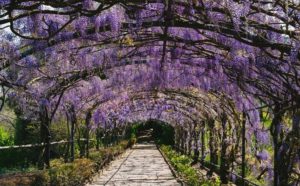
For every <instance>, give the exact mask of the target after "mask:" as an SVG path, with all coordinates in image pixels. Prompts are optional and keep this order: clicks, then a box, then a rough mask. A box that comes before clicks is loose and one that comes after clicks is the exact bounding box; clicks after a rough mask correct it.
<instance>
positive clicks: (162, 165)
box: [87, 144, 181, 186]
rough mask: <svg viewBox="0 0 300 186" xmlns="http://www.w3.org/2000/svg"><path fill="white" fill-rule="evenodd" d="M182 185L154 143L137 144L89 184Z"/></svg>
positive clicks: (93, 185)
mask: <svg viewBox="0 0 300 186" xmlns="http://www.w3.org/2000/svg"><path fill="white" fill-rule="evenodd" d="M97 185H116V186H118V185H122V186H124V185H130V186H150V185H151V186H152V185H153V186H154V185H164V186H171V185H172V186H173V185H181V184H180V183H178V182H177V181H176V179H175V178H174V176H173V175H172V172H171V170H170V169H169V166H168V165H167V163H166V162H165V160H164V158H163V157H162V155H161V154H160V152H159V151H158V150H157V148H156V146H155V145H154V144H137V145H135V146H134V147H133V148H132V149H130V150H127V151H126V152H125V153H124V154H123V155H122V156H121V157H120V158H118V159H117V160H114V161H113V162H112V163H111V165H110V166H108V167H107V168H106V169H105V170H103V172H102V173H99V174H98V175H97V176H96V177H94V179H93V181H92V183H90V184H88V185H87V186H97Z"/></svg>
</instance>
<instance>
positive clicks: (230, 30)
mask: <svg viewBox="0 0 300 186" xmlns="http://www.w3.org/2000/svg"><path fill="white" fill-rule="evenodd" d="M8 2H9V1H4V4H2V3H1V6H3V8H4V12H5V11H7V10H8V9H7V8H8V7H10V8H13V7H11V6H10V4H9V3H8ZM156 2H157V1H155V3H156ZM174 2H175V3H178V2H177V1H174ZM245 2H246V3H245V4H243V3H240V1H232V4H234V5H237V7H242V8H244V7H246V8H247V7H248V8H249V9H250V10H252V11H253V10H254V11H256V13H255V14H259V15H265V16H264V17H263V18H266V17H268V16H271V17H273V18H274V19H275V20H276V21H278V20H279V21H280V22H281V21H282V22H285V23H286V24H287V25H291V26H292V27H294V26H297V25H299V21H297V20H298V16H293V17H289V13H288V12H289V11H286V10H287V9H289V10H292V11H294V10H295V11H294V12H296V13H297V10H298V7H297V2H295V1H291V2H289V1H276V3H272V2H271V1H270V2H263V3H262V4H260V1H245ZM41 3H42V4H47V3H49V2H41ZM116 3H118V2H116ZM151 3H153V2H152V1H151ZM160 3H162V4H163V3H164V1H160ZM247 3H248V4H247ZM249 3H250V4H249ZM285 3H287V4H285ZM50 4H51V3H50ZM265 4H267V5H270V6H271V7H277V8H278V9H277V11H278V12H281V14H282V15H285V16H286V17H282V16H279V15H278V14H276V13H277V12H276V13H274V12H269V11H268V10H265V11H262V10H263V9H262V8H261V7H264V5H265ZM176 5H177V4H176ZM229 5H231V3H229ZM241 5H242V6H241ZM249 5H250V7H249ZM259 5H261V6H259ZM24 6H26V3H24ZM29 6H31V5H29ZM181 6H183V7H186V8H190V7H193V9H188V10H190V11H191V12H193V14H192V15H189V14H187V15H184V14H183V15H181V16H182V18H183V19H179V20H175V21H174V22H173V23H172V24H170V25H169V24H166V22H164V21H160V22H156V21H151V22H150V23H147V22H141V26H142V28H150V27H157V26H162V27H164V28H165V30H167V31H168V30H169V31H170V33H171V32H172V30H171V29H170V27H176V28H180V27H182V28H194V29H201V30H206V31H213V32H221V33H223V34H224V35H226V36H227V37H234V38H235V39H236V40H238V41H240V42H244V43H247V44H249V45H253V46H256V47H258V48H259V47H262V48H263V51H264V49H265V47H267V48H269V49H271V50H273V49H275V51H281V52H274V53H271V56H272V54H275V55H280V54H279V53H281V54H284V55H281V56H282V57H284V59H288V58H289V54H290V53H291V52H292V51H291V50H292V49H293V48H295V49H296V52H294V53H296V56H294V57H296V60H297V57H298V59H299V52H298V51H297V50H298V49H299V48H298V49H297V47H296V46H294V44H293V43H291V45H289V44H286V43H282V42H281V41H280V39H279V40H278V42H277V41H276V40H275V41H273V40H272V38H273V37H272V35H270V36H265V31H270V28H271V30H272V31H274V32H275V33H277V34H279V35H282V36H284V37H286V36H285V35H287V36H288V37H289V39H290V40H291V42H293V39H295V38H297V33H296V31H295V30H290V31H291V32H290V31H289V26H286V27H287V28H286V30H284V29H283V30H281V29H280V27H277V26H274V25H271V26H270V25H268V24H266V25H268V27H266V26H265V24H262V23H268V22H267V21H266V19H262V21H261V20H253V19H251V16H250V17H247V18H250V20H251V21H250V22H248V21H247V19H244V18H243V19H239V18H242V17H239V16H240V15H232V14H229V17H225V18H224V20H223V19H221V20H218V21H221V23H223V24H221V25H222V27H219V25H218V24H219V22H218V21H217V23H218V24H215V23H214V22H205V21H207V20H203V18H204V19H206V18H210V16H208V15H206V14H204V16H202V14H199V13H203V12H206V11H202V10H209V11H208V12H211V13H213V14H214V13H221V14H223V13H224V12H222V11H221V12H220V10H223V7H222V8H221V9H220V7H219V6H218V4H213V3H212V4H210V3H209V4H208V5H207V4H203V5H199V4H195V5H194V4H193V6H191V5H190V4H189V3H187V4H184V3H181ZM210 6H212V8H209V7H210ZM194 7H195V8H194ZM284 7H287V8H284ZM35 8H37V7H35ZM129 8H133V9H134V6H133V7H131V6H129ZM224 8H229V11H226V12H231V11H233V10H234V9H230V8H232V7H230V6H229V7H226V6H225V7H224ZM249 9H248V10H246V11H245V12H248V11H249ZM225 10H226V9H225ZM79 11H82V10H81V9H80V10H79ZM184 12H185V11H184ZM35 13H38V11H35V12H33V14H35ZM41 13H42V12H41ZM84 13H87V12H85V11H84ZM291 14H292V13H291ZM166 15H167V14H166ZM199 15H201V16H199ZM224 15H225V16H226V14H224ZM242 15H244V14H242ZM25 16H26V15H25ZM189 16H191V17H192V18H189ZM230 16H232V18H234V19H232V20H231V19H230V21H226V20H227V19H226V18H231V17H230ZM216 17H217V16H216ZM16 18H18V17H16ZM165 18H166V19H167V18H168V16H167V17H165ZM199 18H200V19H199ZM184 19H187V20H188V21H186V20H184ZM195 19H196V20H195ZM289 19H292V20H293V21H291V22H289V21H287V20H289ZM208 20H210V19H208ZM238 20H239V21H242V23H243V24H245V25H247V26H250V27H251V28H252V29H255V30H258V31H262V33H261V32H257V34H256V33H255V32H254V33H251V34H250V33H247V32H248V30H247V28H246V29H243V30H241V29H239V28H240V26H241V25H243V24H241V25H239V24H237V21H238ZM5 21H10V20H9V19H7V20H5ZM12 21H13V20H12ZM223 21H225V22H223ZM252 21H254V23H253V22H252ZM1 22H3V20H1ZM207 23H209V24H207ZM224 23H225V24H224ZM249 23H250V25H249ZM256 23H259V24H256ZM255 25H257V26H258V27H256V26H255ZM122 26H126V25H122ZM122 28H123V29H124V28H126V27H122ZM259 28H261V29H259ZM95 30H97V31H99V29H98V28H96V29H94V28H93V29H92V30H90V31H95ZM81 33H83V32H82V30H80V31H78V32H76V33H71V36H72V37H73V36H74V38H76V37H77V38H78V37H80V36H82V35H81ZM166 33H167V32H166V31H164V33H163V35H162V33H157V35H156V36H157V37H161V36H166V35H167V34H166ZM172 33H173V32H172ZM272 34H274V33H272ZM146 36H147V35H146ZM156 36H155V37H154V36H153V38H152V39H156V38H157V37H156ZM213 36H215V35H213ZM72 37H71V38H69V39H72ZM217 38H218V40H221V41H223V40H222V38H219V37H217ZM280 38H281V37H280ZM169 39H170V41H171V42H172V41H174V38H170V37H168V38H166V37H165V38H162V39H161V40H162V41H163V43H164V44H163V48H164V51H166V48H167V45H166V44H167V43H169V44H170V41H169ZM175 39H176V40H175V41H177V42H179V41H180V39H182V38H175ZM290 40H288V41H290ZM58 41H60V40H59V38H58ZM65 41H66V40H65ZM114 41H116V40H114ZM137 41H141V40H139V39H138V38H137ZM185 41H186V40H185ZM190 41H191V40H190ZM297 41H298V40H296V42H297ZM52 42H53V40H51V42H50V41H49V42H48V43H47V44H46V46H48V45H51V43H52ZM226 42H228V40H226V41H225V42H224V43H226ZM54 44H55V40H54ZM194 44H196V43H194ZM217 44H220V43H217ZM235 44H236V43H235V42H233V43H232V44H229V45H235ZM225 45H228V43H226V44H225ZM36 46H37V48H38V47H40V45H36ZM238 46H240V45H238ZM225 49H226V47H225V48H224V50H225ZM267 50H268V49H267ZM265 52H266V53H267V54H268V53H270V52H273V51H270V50H268V51H265ZM162 53H163V56H164V57H165V52H162ZM199 56H201V55H199ZM237 56H238V55H237ZM272 57H275V58H276V57H278V56H272ZM291 57H292V56H291ZM279 59H280V60H281V58H279ZM294 60H295V59H294ZM283 61H284V60H283ZM284 63H285V61H284ZM243 64H244V63H243ZM272 64H273V63H272ZM272 64H271V65H270V66H272ZM295 69H296V68H295ZM270 70H271V72H272V68H271V69H270ZM270 70H269V71H270ZM233 71H234V70H233ZM233 71H232V69H231V70H230V72H231V73H232V72H233ZM84 72H85V71H84ZM276 72H277V71H276ZM279 72H285V71H279ZM78 74H79V76H80V75H82V76H81V77H80V78H84V77H85V76H84V74H85V73H82V74H81V72H80V73H78ZM78 74H77V75H78ZM278 74H280V73H278ZM295 74H296V77H297V73H295ZM289 75H290V74H289V73H288V76H289ZM234 78H235V77H234ZM234 78H233V79H234ZM238 80H239V77H238V78H237V79H234V81H238ZM249 81H251V82H253V79H252V78H250V80H249ZM288 81H289V80H288ZM266 82H268V81H266ZM284 82H285V81H284ZM3 84H4V85H5V82H4V83H3ZM250 84H251V83H250ZM262 85H263V86H262V89H264V88H265V87H267V86H269V84H266V83H264V84H262ZM59 86H60V85H59ZM258 87H259V88H261V87H260V86H258ZM286 87H289V84H288V85H287V86H286ZM291 88H293V87H291ZM267 90H268V91H266V93H268V94H269V96H270V97H271V98H272V99H273V100H275V101H276V99H277V98H281V99H278V100H280V101H282V99H283V100H284V98H285V97H284V96H281V95H279V96H278V95H276V96H273V90H272V89H269V88H267ZM294 90H297V87H296V88H295V89H294ZM246 91H248V90H246ZM246 91H245V92H246ZM284 91H286V92H287V93H288V95H287V97H288V96H290V95H291V96H293V97H294V98H295V97H296V98H297V96H298V97H299V94H298V91H293V93H292V94H290V93H291V92H292V91H289V89H286V90H284ZM254 94H255V93H254ZM255 95H257V94H255ZM263 96H264V95H263ZM298 99H299V98H297V99H292V101H293V102H298V101H297V100H298ZM289 102H290V99H287V101H285V102H283V103H286V104H287V105H288V106H290V103H289ZM292 104H294V103H292ZM280 107H282V105H280V104H279V106H277V105H276V106H275V108H274V111H275V113H276V114H275V115H276V117H274V118H275V119H274V122H273V123H274V124H273V125H272V126H274V127H272V129H271V130H272V135H274V140H276V141H278V139H279V131H277V128H278V127H280V121H279V120H280V118H281V116H282V114H281V113H280V112H282V111H281V110H282V108H280ZM293 107H294V108H296V109H297V108H299V105H297V104H296V105H295V106H293ZM41 110H43V109H41ZM293 111H294V110H293ZM277 112H279V114H278V113H277ZM276 120H277V121H276ZM293 128H294V127H293ZM296 129H297V128H296ZM283 142H284V141H283ZM274 143H275V142H274ZM276 144H277V142H276V143H275V147H276V146H278V145H276ZM275 149H277V150H278V149H279V146H278V148H275ZM275 151H276V150H275ZM275 157H277V156H276V155H275ZM275 180H276V181H275V183H277V179H275Z"/></svg>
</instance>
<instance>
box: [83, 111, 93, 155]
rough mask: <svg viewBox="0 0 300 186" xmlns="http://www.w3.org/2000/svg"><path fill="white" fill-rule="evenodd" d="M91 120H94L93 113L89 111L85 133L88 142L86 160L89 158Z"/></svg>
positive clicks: (86, 143)
mask: <svg viewBox="0 0 300 186" xmlns="http://www.w3.org/2000/svg"><path fill="white" fill-rule="evenodd" d="M91 118H92V114H91V112H90V111H89V112H88V113H87V114H86V117H85V125H86V131H85V139H86V142H85V145H86V150H85V152H86V158H88V157H89V142H90V141H89V140H90V135H89V134H90V122H91Z"/></svg>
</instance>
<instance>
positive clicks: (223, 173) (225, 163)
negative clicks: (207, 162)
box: [220, 115, 229, 184]
mask: <svg viewBox="0 0 300 186" xmlns="http://www.w3.org/2000/svg"><path fill="white" fill-rule="evenodd" d="M221 123H222V144H221V165H220V179H221V182H222V183H223V184H228V171H229V159H228V157H227V153H226V151H227V147H228V144H227V142H226V138H227V129H226V128H227V127H226V124H227V118H226V116H225V115H224V116H222V118H221Z"/></svg>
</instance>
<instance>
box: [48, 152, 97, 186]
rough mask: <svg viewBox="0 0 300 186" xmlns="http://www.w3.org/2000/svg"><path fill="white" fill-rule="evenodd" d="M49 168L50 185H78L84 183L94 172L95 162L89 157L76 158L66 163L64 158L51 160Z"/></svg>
mask: <svg viewBox="0 0 300 186" xmlns="http://www.w3.org/2000/svg"><path fill="white" fill-rule="evenodd" d="M51 163H52V167H51V169H50V170H49V175H50V180H51V181H50V185H53V186H56V185H61V186H64V185H65V186H77V185H82V184H83V183H84V182H85V181H86V180H87V179H89V178H90V177H91V176H92V175H93V173H94V163H93V162H92V161H91V160H89V159H85V158H83V159H76V160H74V162H72V163H64V162H63V160H62V159H58V160H54V161H52V162H51Z"/></svg>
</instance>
